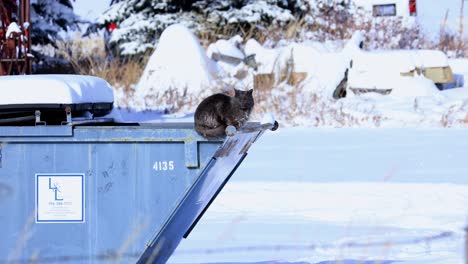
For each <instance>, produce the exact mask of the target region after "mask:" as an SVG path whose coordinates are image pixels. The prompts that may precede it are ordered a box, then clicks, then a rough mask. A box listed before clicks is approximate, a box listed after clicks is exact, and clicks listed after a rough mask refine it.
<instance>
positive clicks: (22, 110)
mask: <svg viewBox="0 0 468 264" xmlns="http://www.w3.org/2000/svg"><path fill="white" fill-rule="evenodd" d="M0 93H1V95H2V96H1V97H0V125H10V124H17V123H20V124H22V125H34V124H35V122H34V121H35V114H36V111H40V112H41V114H42V117H41V118H42V121H46V122H47V121H49V122H48V123H55V124H60V123H61V122H63V121H66V113H65V111H66V109H68V110H69V111H70V112H73V114H74V116H83V114H84V113H86V112H87V113H90V114H91V115H94V116H103V115H106V114H108V113H109V112H110V111H111V110H112V108H113V102H114V93H113V89H112V87H111V86H110V85H109V83H108V82H106V81H105V80H103V79H101V78H98V77H94V76H85V75H54V74H52V75H20V76H1V77H0Z"/></svg>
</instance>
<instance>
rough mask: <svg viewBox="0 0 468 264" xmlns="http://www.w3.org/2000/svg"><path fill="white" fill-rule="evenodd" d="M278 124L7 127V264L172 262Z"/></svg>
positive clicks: (1, 133)
mask: <svg viewBox="0 0 468 264" xmlns="http://www.w3.org/2000/svg"><path fill="white" fill-rule="evenodd" d="M271 128H273V125H271V124H264V125H261V124H256V123H250V124H248V125H247V126H246V127H244V128H243V129H242V130H241V131H238V132H237V133H236V134H234V135H233V136H229V137H226V138H222V139H219V140H207V139H205V138H202V137H200V136H199V135H197V134H196V132H195V131H194V130H193V124H192V123H176V124H131V125H128V124H121V125H119V124H114V125H103V124H98V125H92V124H82V125H61V126H22V127H19V126H17V127H15V126H1V127H0V212H1V213H0V234H1V238H2V239H0V263H4V262H6V263H30V262H34V263H63V262H67V263H115V262H121V263H135V262H138V263H164V262H166V261H167V259H168V258H169V257H170V255H171V254H172V253H173V251H174V250H175V248H176V247H177V245H178V244H179V242H180V241H181V239H183V238H184V237H187V236H188V235H189V234H190V231H191V230H192V229H193V228H194V227H195V225H196V223H197V222H198V220H199V219H200V217H202V215H203V213H204V212H205V211H206V210H207V208H208V206H209V205H210V204H211V202H212V201H213V200H214V198H215V197H216V196H217V195H218V193H219V192H220V191H221V189H222V188H223V186H224V185H225V184H226V183H227V181H228V180H229V178H230V177H231V176H232V174H233V173H234V171H235V170H236V168H237V167H238V166H239V164H240V163H241V162H242V160H243V159H244V158H245V156H246V155H247V151H248V149H249V147H250V146H251V144H252V143H254V142H255V141H256V139H257V138H258V137H259V136H261V135H262V133H263V132H264V131H265V130H267V129H271Z"/></svg>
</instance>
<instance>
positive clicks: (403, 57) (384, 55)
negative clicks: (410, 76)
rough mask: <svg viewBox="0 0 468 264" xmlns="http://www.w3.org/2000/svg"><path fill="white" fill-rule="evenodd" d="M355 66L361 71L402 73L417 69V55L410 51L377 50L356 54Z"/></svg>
mask: <svg viewBox="0 0 468 264" xmlns="http://www.w3.org/2000/svg"><path fill="white" fill-rule="evenodd" d="M352 60H353V68H357V69H359V70H361V71H364V70H365V71H370V72H377V71H379V72H380V71H384V72H387V73H388V74H400V73H405V72H410V71H412V70H414V69H415V67H416V61H415V57H414V56H413V55H412V54H411V53H410V51H403V50H376V51H369V52H366V51H364V52H361V53H358V54H354V56H353V57H352Z"/></svg>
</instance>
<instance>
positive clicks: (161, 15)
mask: <svg viewBox="0 0 468 264" xmlns="http://www.w3.org/2000/svg"><path fill="white" fill-rule="evenodd" d="M308 8H309V7H308V1H306V0H214V1H201V0H113V1H112V2H111V6H110V9H109V10H108V11H107V12H105V13H104V14H102V16H101V17H100V18H99V19H98V23H99V24H100V25H102V26H108V25H113V23H115V25H117V27H116V28H115V29H114V30H113V32H112V35H111V37H110V40H109V42H110V44H111V45H113V46H116V47H117V49H118V50H119V51H120V53H121V54H123V55H132V54H137V53H143V52H145V51H146V50H148V49H152V48H153V47H154V45H155V43H156V42H157V39H158V38H159V36H160V34H161V33H162V31H163V30H164V29H165V28H166V27H168V26H169V25H172V24H175V23H181V24H183V25H185V26H187V27H188V28H190V29H191V30H193V31H195V32H196V33H200V32H206V31H207V30H210V29H219V28H223V27H226V26H232V27H230V28H235V29H237V30H239V31H240V32H241V31H245V30H249V29H251V27H255V28H256V29H258V30H262V29H264V28H266V27H268V26H271V25H285V24H287V23H290V22H292V21H297V20H298V19H300V17H301V16H302V15H303V14H304V13H305V12H307V10H308Z"/></svg>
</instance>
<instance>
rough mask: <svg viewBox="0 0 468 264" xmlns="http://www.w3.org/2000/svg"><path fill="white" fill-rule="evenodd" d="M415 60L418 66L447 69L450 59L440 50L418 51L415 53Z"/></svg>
mask: <svg viewBox="0 0 468 264" xmlns="http://www.w3.org/2000/svg"><path fill="white" fill-rule="evenodd" d="M414 56H415V60H416V61H417V64H418V65H417V66H419V67H424V68H431V67H447V66H449V64H448V59H447V56H445V53H443V52H442V51H440V50H417V51H414Z"/></svg>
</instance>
